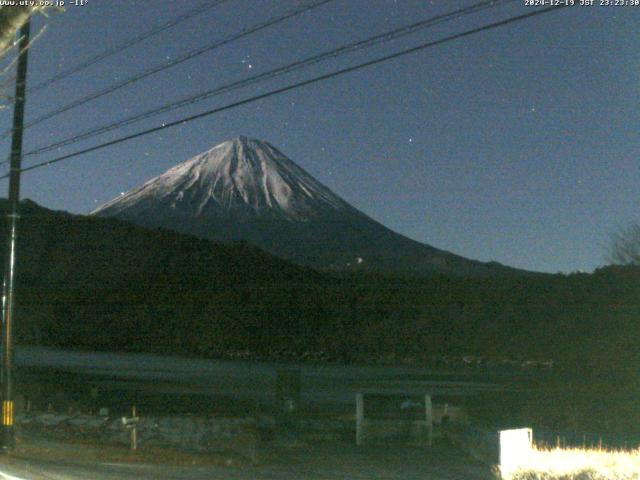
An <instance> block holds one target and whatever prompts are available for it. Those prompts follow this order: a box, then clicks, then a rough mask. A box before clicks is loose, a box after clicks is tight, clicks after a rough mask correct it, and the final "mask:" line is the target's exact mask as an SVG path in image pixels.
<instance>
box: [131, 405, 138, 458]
mask: <svg viewBox="0 0 640 480" xmlns="http://www.w3.org/2000/svg"><path fill="white" fill-rule="evenodd" d="M131 410H132V411H131V413H132V417H133V418H134V419H135V418H137V417H136V406H135V405H134V406H133V408H132V409H131ZM137 449H138V430H137V428H136V424H135V423H134V424H133V428H131V450H137Z"/></svg>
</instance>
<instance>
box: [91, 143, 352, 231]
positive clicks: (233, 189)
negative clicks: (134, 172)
mask: <svg viewBox="0 0 640 480" xmlns="http://www.w3.org/2000/svg"><path fill="white" fill-rule="evenodd" d="M140 207H142V208H144V209H145V210H148V209H151V210H153V209H155V208H161V209H164V208H167V207H168V208H170V209H173V210H175V211H177V212H179V213H180V214H181V215H184V216H192V217H201V216H204V217H207V216H211V215H212V214H214V215H216V214H217V215H219V214H220V213H221V212H233V213H235V214H238V215H241V216H243V217H247V216H261V215H273V214H275V215H277V216H279V217H281V218H284V219H287V220H289V221H308V220H310V219H312V218H314V217H317V216H318V215H325V214H327V213H329V212H331V211H335V210H341V209H350V208H351V207H349V205H348V204H347V203H346V202H344V201H343V200H342V199H341V198H339V197H338V196H336V195H335V194H334V193H333V192H331V191H330V190H329V189H328V188H326V187H325V186H324V185H322V184H321V183H320V182H318V181H317V180H316V179H315V178H313V177H312V176H311V175H309V174H308V173H307V172H306V171H305V170H303V169H302V168H300V167H299V166H298V165H296V164H295V163H293V162H292V161H291V160H289V159H288V158H287V157H286V156H285V155H283V154H282V153H281V152H279V151H278V150H277V149H276V148H274V147H273V146H271V145H270V144H269V143H267V142H262V141H258V140H253V139H249V138H246V137H239V138H236V139H234V140H230V141H226V142H223V143H221V144H219V145H217V146H216V147H214V148H212V149H211V150H209V151H207V152H205V153H203V154H200V155H197V156H196V157H194V158H192V159H190V160H187V161H186V162H184V163H181V164H179V165H177V166H175V167H173V168H171V169H169V170H168V171H166V172H165V173H163V174H162V175H160V176H158V177H155V178H152V179H151V180H149V181H148V182H146V183H145V184H143V185H142V186H141V187H138V188H136V189H134V190H131V191H130V192H127V193H125V194H124V195H121V196H120V197H116V198H115V199H113V200H112V201H110V202H108V203H107V204H105V205H103V206H102V207H100V208H98V209H97V210H95V211H93V212H92V214H96V215H105V216H117V215H118V214H119V213H121V212H124V211H126V210H128V209H131V208H140Z"/></svg>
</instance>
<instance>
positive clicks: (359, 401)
mask: <svg viewBox="0 0 640 480" xmlns="http://www.w3.org/2000/svg"><path fill="white" fill-rule="evenodd" d="M363 444H364V395H363V394H362V393H356V445H358V446H361V445H363Z"/></svg>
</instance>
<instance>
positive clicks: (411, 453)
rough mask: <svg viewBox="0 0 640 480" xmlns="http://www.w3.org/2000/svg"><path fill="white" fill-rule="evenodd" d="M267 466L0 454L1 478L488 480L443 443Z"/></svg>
mask: <svg viewBox="0 0 640 480" xmlns="http://www.w3.org/2000/svg"><path fill="white" fill-rule="evenodd" d="M270 458H271V459H270V461H269V462H268V464H266V465H262V466H256V467H245V468H233V467H209V466H207V467H203V466H197V467H195V466H194V467H167V466H157V465H132V464H114V463H110V464H105V463H97V464H94V465H88V464H81V463H69V462H68V463H66V464H64V463H52V462H48V463H46V462H38V461H25V460H14V459H11V458H6V457H5V458H0V479H3V480H5V479H6V480H18V479H19V480H133V479H140V480H218V479H219V480H223V479H224V480H368V479H371V480H492V479H494V478H495V477H493V475H492V473H491V468H490V467H489V466H486V465H482V464H480V463H477V462H475V461H472V460H470V459H468V458H467V457H465V456H463V455H462V454H461V453H459V452H458V451H456V450H455V449H453V448H451V447H448V446H440V447H434V448H432V449H431V450H422V449H418V448H413V449H406V448H405V449H393V450H392V449H389V448H384V447H376V448H373V447H370V448H367V449H364V450H363V449H357V448H356V447H352V446H345V445H326V446H316V447H313V448H306V449H303V448H298V449H293V448H288V449H280V450H278V451H272V452H271V457H270Z"/></svg>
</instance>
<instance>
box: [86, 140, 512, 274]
mask: <svg viewBox="0 0 640 480" xmlns="http://www.w3.org/2000/svg"><path fill="white" fill-rule="evenodd" d="M92 214H93V215H97V216H103V217H116V218H120V219H123V220H127V221H131V222H133V223H136V224H139V225H142V226H146V227H162V228H168V229H172V230H176V231H179V232H183V233H189V234H194V235H197V236H199V237H202V238H207V239H212V240H218V241H230V240H246V241H248V242H250V243H253V244H255V245H256V246H258V247H260V248H263V249H265V250H267V251H268V252H270V253H273V254H275V255H278V256H280V257H283V258H286V259H289V260H292V261H295V262H297V263H300V264H303V265H309V266H313V267H316V268H321V269H338V270H374V271H384V272H394V273H413V274H431V273H446V274H457V275H493V274H503V273H509V272H515V271H516V270H513V269H509V268H506V267H503V266H501V265H498V264H495V263H488V264H487V263H482V262H477V261H473V260H469V259H466V258H463V257H460V256H457V255H454V254H452V253H449V252H446V251H442V250H438V249H436V248H434V247H431V246H429V245H425V244H421V243H419V242H416V241H413V240H411V239H409V238H406V237H404V236H402V235H399V234H397V233H395V232H393V231H391V230H390V229H388V228H386V227H385V226H383V225H381V224H380V223H378V222H376V221H375V220H373V219H371V218H370V217H368V216H367V215H365V214H364V213H362V212H360V211H359V210H357V209H355V208H354V207H352V206H351V205H349V204H348V203H347V202H346V201H344V200H343V199H341V198H340V197H338V196H337V195H336V194H334V193H333V192H331V190H329V189H328V188H327V187H325V186H324V185H322V184H321V183H320V182H318V181H317V180H316V179H315V178H313V177H312V176H311V175H310V174H308V173H307V172H306V171H304V170H303V169H302V168H300V167H299V166H298V165H296V164H295V163H294V162H293V161H291V160H290V159H288V158H287V157H286V156H285V155H284V154H282V153H281V152H280V151H278V150H277V149H276V148H274V147H273V146H271V145H270V144H269V143H267V142H262V141H258V140H253V139H249V138H246V137H239V138H237V139H234V140H231V141H227V142H223V143H221V144H220V145H218V146H216V147H214V148H213V149H211V150H209V151H207V152H205V153H203V154H201V155H198V156H196V157H194V158H192V159H190V160H187V161H186V162H184V163H181V164H179V165H177V166H175V167H173V168H171V169H170V170H168V171H167V172H165V173H163V174H162V175H160V176H158V177H155V178H153V179H151V180H149V181H148V182H146V183H145V184H143V185H142V186H140V187H138V188H136V189H134V190H132V191H130V192H127V193H126V194H124V195H121V196H119V197H117V198H115V199H113V200H112V201H110V202H108V203H107V204H105V205H103V206H102V207H100V208H98V209H97V210H95V211H94V212H92Z"/></svg>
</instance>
